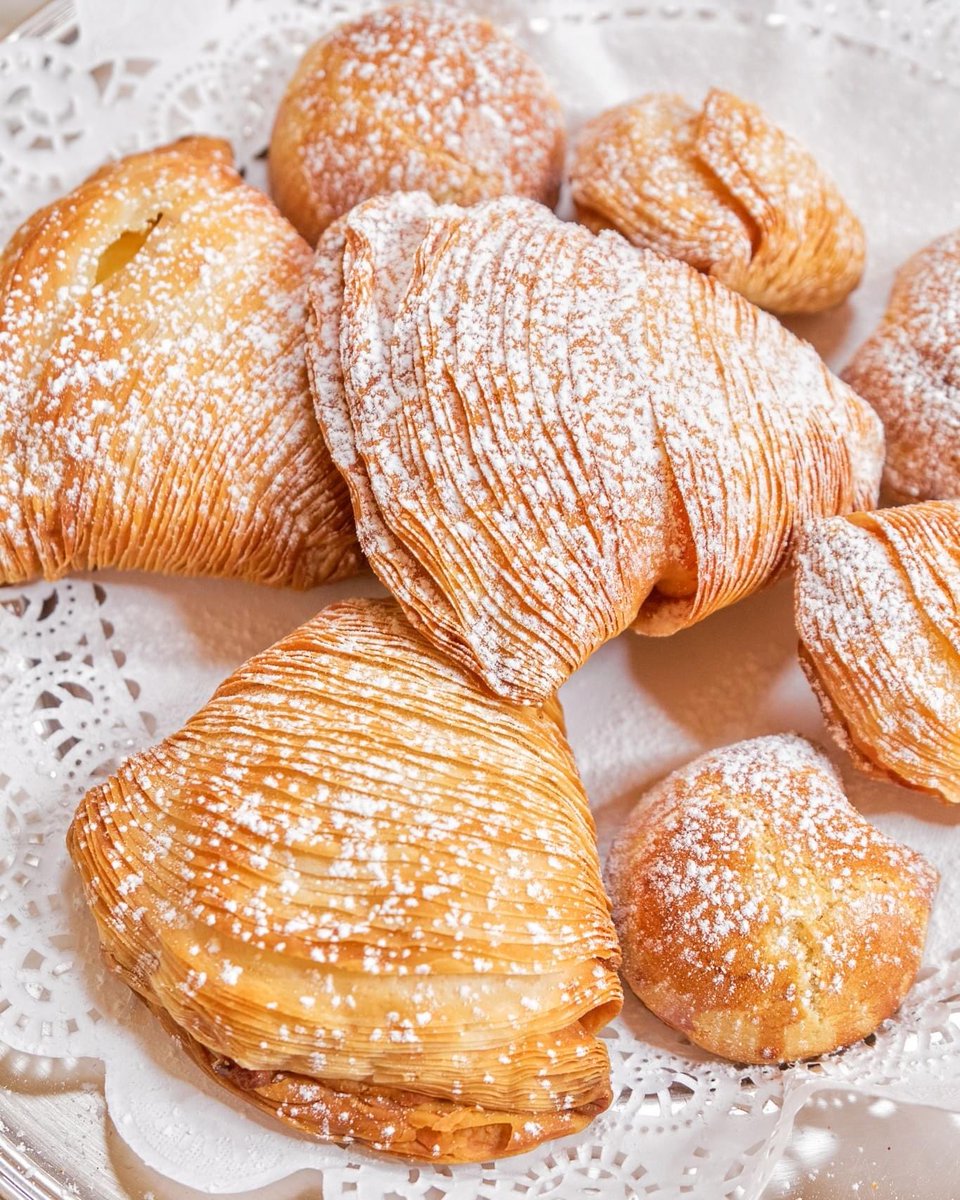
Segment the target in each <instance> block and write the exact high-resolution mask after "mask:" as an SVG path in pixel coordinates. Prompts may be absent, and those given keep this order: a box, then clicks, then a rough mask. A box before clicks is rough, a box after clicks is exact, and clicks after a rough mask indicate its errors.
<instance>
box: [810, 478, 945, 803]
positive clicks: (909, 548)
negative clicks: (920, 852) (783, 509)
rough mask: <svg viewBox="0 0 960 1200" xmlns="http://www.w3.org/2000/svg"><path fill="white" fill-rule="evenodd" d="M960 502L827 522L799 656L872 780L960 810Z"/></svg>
mask: <svg viewBox="0 0 960 1200" xmlns="http://www.w3.org/2000/svg"><path fill="white" fill-rule="evenodd" d="M958 613H960V502H958V501H948V500H944V501H939V502H937V501H930V502H928V503H925V504H909V505H906V506H904V507H902V508H891V509H883V510H881V511H879V512H872V513H855V514H852V515H850V516H847V517H841V518H836V519H834V520H830V521H823V522H821V523H820V524H818V525H817V526H816V527H815V529H814V530H812V531H811V533H810V536H809V538H808V540H807V543H806V545H805V546H804V549H803V552H802V553H801V555H800V557H799V563H798V570H797V586H796V617H797V630H798V632H799V634H800V660H801V663H802V665H803V667H804V669H805V670H806V672H807V675H808V677H809V679H810V682H811V684H812V685H813V687H814V690H815V691H816V693H817V695H818V697H819V699H820V703H821V707H822V708H823V712H824V716H825V718H826V720H827V723H828V724H829V725H830V727H831V729H832V730H833V732H834V734H835V736H836V738H837V740H838V741H839V742H840V743H841V745H843V746H845V747H846V748H847V749H848V750H849V751H850V753H851V755H852V757H853V759H854V761H855V762H856V763H857V765H858V766H859V767H861V768H862V769H863V770H865V771H866V772H867V773H868V774H871V775H878V776H880V777H881V778H887V779H892V780H894V781H895V782H897V783H901V784H905V785H906V786H907V787H913V788H917V789H919V790H920V791H925V792H929V793H930V794H932V795H934V796H936V797H937V798H938V799H940V800H944V801H948V802H950V803H953V804H956V803H958V802H960V617H958Z"/></svg>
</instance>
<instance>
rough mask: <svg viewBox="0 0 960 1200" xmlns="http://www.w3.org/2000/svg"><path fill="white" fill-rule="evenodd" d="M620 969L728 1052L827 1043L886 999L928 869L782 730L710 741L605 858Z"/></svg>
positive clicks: (912, 971) (745, 1055) (784, 1052)
mask: <svg viewBox="0 0 960 1200" xmlns="http://www.w3.org/2000/svg"><path fill="white" fill-rule="evenodd" d="M606 873H607V883H608V890H609V893H610V897H611V899H612V901H613V914H614V922H615V924H616V926H617V932H618V934H619V935H620V944H621V947H622V949H623V974H624V977H625V978H626V980H627V982H628V983H629V984H630V986H631V987H632V988H633V990H634V992H636V994H637V996H639V998H640V999H641V1000H642V1001H643V1003H644V1004H645V1005H646V1006H647V1007H648V1008H649V1009H650V1010H651V1011H652V1012H654V1013H655V1014H656V1015H657V1016H658V1017H660V1018H661V1020H663V1021H665V1022H666V1023H667V1024H668V1025H671V1026H673V1028H675V1029H678V1030H680V1031H681V1032H683V1033H684V1034H686V1036H687V1037H688V1038H689V1039H690V1040H691V1041H692V1042H695V1043H696V1044H697V1045H698V1046H702V1047H703V1048H704V1049H706V1050H709V1051H711V1052H712V1053H714V1054H718V1055H720V1056H721V1057H723V1058H729V1059H732V1060H734V1061H736V1062H758V1063H759V1062H784V1061H792V1060H795V1059H801V1058H808V1057H811V1056H813V1055H817V1054H826V1053H828V1052H829V1051H832V1050H836V1049H837V1048H838V1047H841V1046H845V1045H847V1044H849V1043H850V1042H853V1041H856V1040H857V1039H858V1038H862V1037H865V1036H866V1035H867V1034H869V1033H872V1032H873V1030H875V1029H876V1027H877V1026H878V1025H879V1024H880V1022H881V1021H883V1020H885V1019H886V1018H887V1017H889V1016H891V1015H892V1014H893V1013H894V1012H895V1011H896V1010H897V1008H898V1007H899V1005H900V1003H901V1001H902V1000H903V998H904V996H905V995H906V993H907V991H908V989H909V988H910V986H911V984H912V983H913V980H914V977H915V975H916V972H917V969H918V967H919V965H920V959H921V955H922V952H923V944H924V938H925V936H926V927H927V922H928V919H929V915H930V907H931V904H932V902H933V896H934V893H935V891H936V886H937V873H936V871H935V870H934V869H933V868H932V867H931V866H930V865H929V863H927V862H926V861H925V860H924V859H923V858H921V857H920V855H919V854H917V853H916V852H915V851H913V850H911V849H909V848H908V847H906V846H902V845H899V844H898V843H896V842H894V841H892V840H891V839H890V838H888V837H886V836H885V835H884V834H882V833H880V832H879V830H877V829H875V828H874V827H873V826H871V825H869V824H868V823H867V822H866V821H865V820H864V819H863V817H861V816H860V814H859V813H858V812H857V811H856V809H855V808H853V806H852V805H851V804H850V803H849V801H848V800H847V798H846V796H845V795H844V792H843V786H842V783H841V781H840V778H839V776H838V774H837V772H836V771H835V769H834V768H833V767H832V766H831V764H830V762H829V760H828V759H827V758H826V757H825V756H824V755H823V753H822V752H821V751H819V750H818V749H817V748H816V747H815V746H813V745H811V744H810V743H809V742H807V741H805V740H804V739H803V738H800V737H796V736H777V737H762V738H756V739H755V740H753V741H747V742H740V743H739V744H738V745H735V746H727V747H725V748H724V749H722V750H715V751H712V752H711V753H709V754H705V755H703V757H701V758H698V759H696V760H695V761H694V762H692V763H690V764H689V765H688V766H686V767H683V768H682V769H681V770H679V771H675V772H674V773H673V774H672V775H668V776H667V778H666V779H664V780H663V781H662V782H661V783H660V784H658V785H657V786H656V787H654V788H652V789H651V790H650V791H649V792H648V793H647V794H646V795H645V796H644V797H643V798H642V799H641V801H640V802H639V804H638V805H637V806H636V808H635V809H634V810H633V812H632V814H631V815H630V817H629V818H628V819H627V822H626V824H625V826H624V828H623V830H622V831H621V833H620V835H619V836H618V838H617V840H616V841H615V843H614V845H613V847H612V849H611V851H610V855H609V858H608V860H607V867H606Z"/></svg>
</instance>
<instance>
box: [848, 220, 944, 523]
mask: <svg viewBox="0 0 960 1200" xmlns="http://www.w3.org/2000/svg"><path fill="white" fill-rule="evenodd" d="M958 346H960V229H958V230H956V231H955V232H953V233H950V234H947V235H946V236H945V237H942V238H938V239H937V241H935V242H933V243H931V244H930V245H929V246H926V247H925V248H924V249H923V250H921V251H920V252H919V253H917V254H915V255H914V256H913V258H911V259H910V260H909V261H908V262H907V263H905V264H904V266H902V267H901V268H900V270H899V271H898V272H897V277H896V281H895V283H894V285H893V290H892V292H891V293H890V301H889V304H888V305H887V311H886V312H885V313H884V316H883V320H882V321H881V322H880V324H879V325H878V327H877V329H876V330H875V331H874V333H873V334H871V336H870V337H869V338H868V339H867V341H866V342H865V343H864V344H863V346H861V347H860V349H859V350H858V351H857V353H856V355H855V356H854V358H853V361H852V362H851V363H850V365H849V367H847V369H846V370H845V371H844V373H843V377H844V379H846V380H847V382H848V383H849V384H850V385H851V387H853V388H855V389H856V390H857V391H858V392H859V393H860V395H861V396H863V398H864V399H865V400H869V402H870V403H871V404H872V405H873V407H874V408H875V409H876V410H877V413H878V414H879V415H880V419H881V420H882V421H883V424H884V428H885V430H886V435H887V461H886V466H885V468H884V483H885V485H886V487H887V489H888V491H889V493H890V494H891V495H892V496H893V497H895V498H896V499H898V500H941V499H942V500H948V499H952V498H955V497H957V496H960V434H958V429H960V354H958V352H957V347H958Z"/></svg>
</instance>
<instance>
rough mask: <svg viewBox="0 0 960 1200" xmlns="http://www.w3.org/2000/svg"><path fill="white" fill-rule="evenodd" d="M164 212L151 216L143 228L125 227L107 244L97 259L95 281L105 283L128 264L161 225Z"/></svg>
mask: <svg viewBox="0 0 960 1200" xmlns="http://www.w3.org/2000/svg"><path fill="white" fill-rule="evenodd" d="M162 217H163V213H162V212H158V213H157V214H156V216H153V217H151V218H150V220H149V221H147V223H146V225H144V227H143V228H142V229H125V230H124V231H123V233H121V234H120V236H119V237H118V238H116V239H115V240H114V241H112V242H111V243H110V245H109V246H107V248H106V250H104V251H103V253H102V254H101V255H100V258H99V260H98V261H97V274H96V278H95V280H94V283H103V281H104V280H105V279H109V278H110V276H111V275H116V273H117V272H118V271H119V270H121V269H122V268H123V267H125V266H126V265H127V263H128V262H130V260H131V259H132V258H133V257H134V256H135V255H136V254H137V253H139V251H140V250H141V248H142V247H143V245H144V243H145V242H146V240H147V238H148V237H149V236H150V234H151V233H153V231H154V229H156V227H157V225H159V223H160V220H161V218H162Z"/></svg>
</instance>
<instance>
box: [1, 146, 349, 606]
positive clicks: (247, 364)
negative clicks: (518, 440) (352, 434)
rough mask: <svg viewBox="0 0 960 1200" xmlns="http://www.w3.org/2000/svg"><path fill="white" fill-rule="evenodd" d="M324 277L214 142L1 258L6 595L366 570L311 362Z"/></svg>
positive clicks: (82, 208)
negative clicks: (161, 580) (316, 402)
mask: <svg viewBox="0 0 960 1200" xmlns="http://www.w3.org/2000/svg"><path fill="white" fill-rule="evenodd" d="M311 261H312V259H311V253H310V249H309V247H308V246H307V244H306V243H305V242H304V241H303V240H302V239H301V238H300V237H299V235H298V234H297V233H296V231H295V230H294V229H293V227H292V226H291V225H289V224H288V223H287V222H286V221H285V220H284V219H283V218H282V217H281V216H280V214H279V213H278V212H277V211H276V209H275V208H274V207H273V205H272V204H271V203H270V201H269V200H268V199H267V198H266V197H265V196H263V195H262V194H261V193H259V192H257V191H256V190H255V189H254V188H252V187H249V186H247V185H246V184H245V183H244V182H243V180H242V179H241V178H240V176H239V175H238V173H237V172H236V170H235V169H234V167H233V165H232V159H231V154H230V149H229V147H228V146H227V145H226V143H224V142H220V141H214V140H212V139H209V138H187V139H185V140H183V141H180V142H176V143H174V144H173V145H170V146H166V147H163V148H161V149H158V150H151V151H148V152H146V153H143V154H137V155H134V156H132V157H130V158H126V159H124V160H122V161H120V162H117V163H112V164H110V165H108V166H106V167H104V168H103V169H102V170H100V171H98V172H97V173H96V174H95V175H94V176H92V177H91V178H90V179H88V180H87V181H86V182H85V183H83V184H81V185H80V186H79V187H78V188H76V189H75V190H74V191H73V192H71V193H70V194H69V195H67V196H65V197H63V199H61V200H58V201H56V202H55V203H53V204H51V205H50V206H49V207H47V208H45V209H42V210H41V211H40V212H37V213H36V214H35V215H34V216H32V217H31V218H30V219H29V220H28V221H27V222H26V223H25V224H24V225H22V226H21V227H20V229H19V230H18V231H17V232H16V233H15V234H14V236H13V239H12V240H11V242H10V244H9V245H8V246H7V248H6V250H5V251H4V252H3V255H2V257H0V583H16V582H20V581H23V580H26V579H30V578H33V577H36V576H43V577H45V578H48V579H53V578H57V577H59V576H61V575H64V574H66V573H67V572H70V571H83V570H89V569H93V568H98V567H120V568H136V569H142V570H149V571H163V572H175V573H179V574H190V575H222V576H233V577H238V578H243V579H250V580H255V581H260V582H264V583H273V584H289V585H292V586H295V587H309V586H313V585H314V584H318V583H322V582H324V581H325V580H328V579H332V578H335V577H337V576H339V575H343V574H347V573H349V572H350V571H351V570H352V569H353V568H355V566H356V565H357V563H358V560H359V551H358V548H357V546H356V540H355V537H354V533H353V524H352V519H351V515H350V505H349V500H348V497H347V493H346V488H345V487H344V484H343V481H342V480H341V478H340V476H339V474H338V472H337V471H336V469H335V468H334V466H333V464H332V463H331V461H330V458H329V455H328V454H327V452H326V450H325V448H324V446H323V441H322V438H321V437H320V435H319V431H318V429H317V424H316V418H315V416H314V413H313V406H312V403H311V400H310V391H309V386H308V383H307V375H306V366H305V363H304V350H303V337H304V335H303V309H304V300H305V289H306V280H307V276H308V274H309V271H310V265H311Z"/></svg>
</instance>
